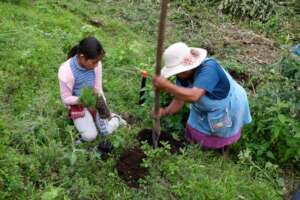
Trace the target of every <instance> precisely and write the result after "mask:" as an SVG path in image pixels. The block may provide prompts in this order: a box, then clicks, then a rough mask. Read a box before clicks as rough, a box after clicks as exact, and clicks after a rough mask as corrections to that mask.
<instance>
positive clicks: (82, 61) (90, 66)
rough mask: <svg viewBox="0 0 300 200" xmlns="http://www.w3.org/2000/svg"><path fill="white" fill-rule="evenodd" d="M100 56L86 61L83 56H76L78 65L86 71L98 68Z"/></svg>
mask: <svg viewBox="0 0 300 200" xmlns="http://www.w3.org/2000/svg"><path fill="white" fill-rule="evenodd" d="M101 58H102V57H101V55H100V56H98V57H97V58H95V59H86V58H85V57H84V55H79V56H78V64H79V65H81V66H82V67H84V68H86V69H94V68H95V67H97V66H98V63H99V61H100V60H101Z"/></svg>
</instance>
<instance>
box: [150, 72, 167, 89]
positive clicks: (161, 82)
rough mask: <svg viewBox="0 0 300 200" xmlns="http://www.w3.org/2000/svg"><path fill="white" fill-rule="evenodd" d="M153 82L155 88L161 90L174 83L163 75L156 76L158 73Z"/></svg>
mask: <svg viewBox="0 0 300 200" xmlns="http://www.w3.org/2000/svg"><path fill="white" fill-rule="evenodd" d="M152 83H153V86H154V87H155V88H157V89H160V90H167V89H168V88H169V86H170V84H172V83H171V82H170V81H168V80H167V79H166V78H164V77H162V76H156V75H155V76H153V78H152Z"/></svg>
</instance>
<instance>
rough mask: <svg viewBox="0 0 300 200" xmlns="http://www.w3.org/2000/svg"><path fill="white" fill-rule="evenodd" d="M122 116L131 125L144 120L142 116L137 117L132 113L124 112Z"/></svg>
mask: <svg viewBox="0 0 300 200" xmlns="http://www.w3.org/2000/svg"><path fill="white" fill-rule="evenodd" d="M121 116H122V118H123V119H124V120H125V121H126V122H127V123H128V124H129V125H134V124H138V123H140V122H142V119H141V118H138V117H135V116H134V115H132V114H130V113H122V114H121Z"/></svg>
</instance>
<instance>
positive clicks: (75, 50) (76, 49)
mask: <svg viewBox="0 0 300 200" xmlns="http://www.w3.org/2000/svg"><path fill="white" fill-rule="evenodd" d="M78 47H79V45H78V44H77V45H75V46H74V47H72V49H71V50H70V51H69V53H68V57H67V59H69V58H71V57H73V56H75V55H76V54H77V53H78Z"/></svg>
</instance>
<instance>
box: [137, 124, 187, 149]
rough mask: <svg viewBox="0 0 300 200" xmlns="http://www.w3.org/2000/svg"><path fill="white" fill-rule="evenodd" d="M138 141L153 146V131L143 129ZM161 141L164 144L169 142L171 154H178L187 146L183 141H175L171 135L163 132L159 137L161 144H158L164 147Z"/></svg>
mask: <svg viewBox="0 0 300 200" xmlns="http://www.w3.org/2000/svg"><path fill="white" fill-rule="evenodd" d="M137 139H138V140H139V141H140V142H142V141H146V142H147V143H148V144H149V145H153V143H152V129H143V130H141V131H140V132H139V133H138V135H137ZM161 141H163V142H168V143H169V144H170V146H171V153H177V152H178V151H179V149H180V148H182V147H184V146H185V142H184V141H183V140H181V141H178V140H175V139H174V138H173V137H172V135H171V134H169V133H167V132H164V131H161V133H160V137H159V142H158V147H162V146H163V145H162V144H161V143H160V142H161Z"/></svg>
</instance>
